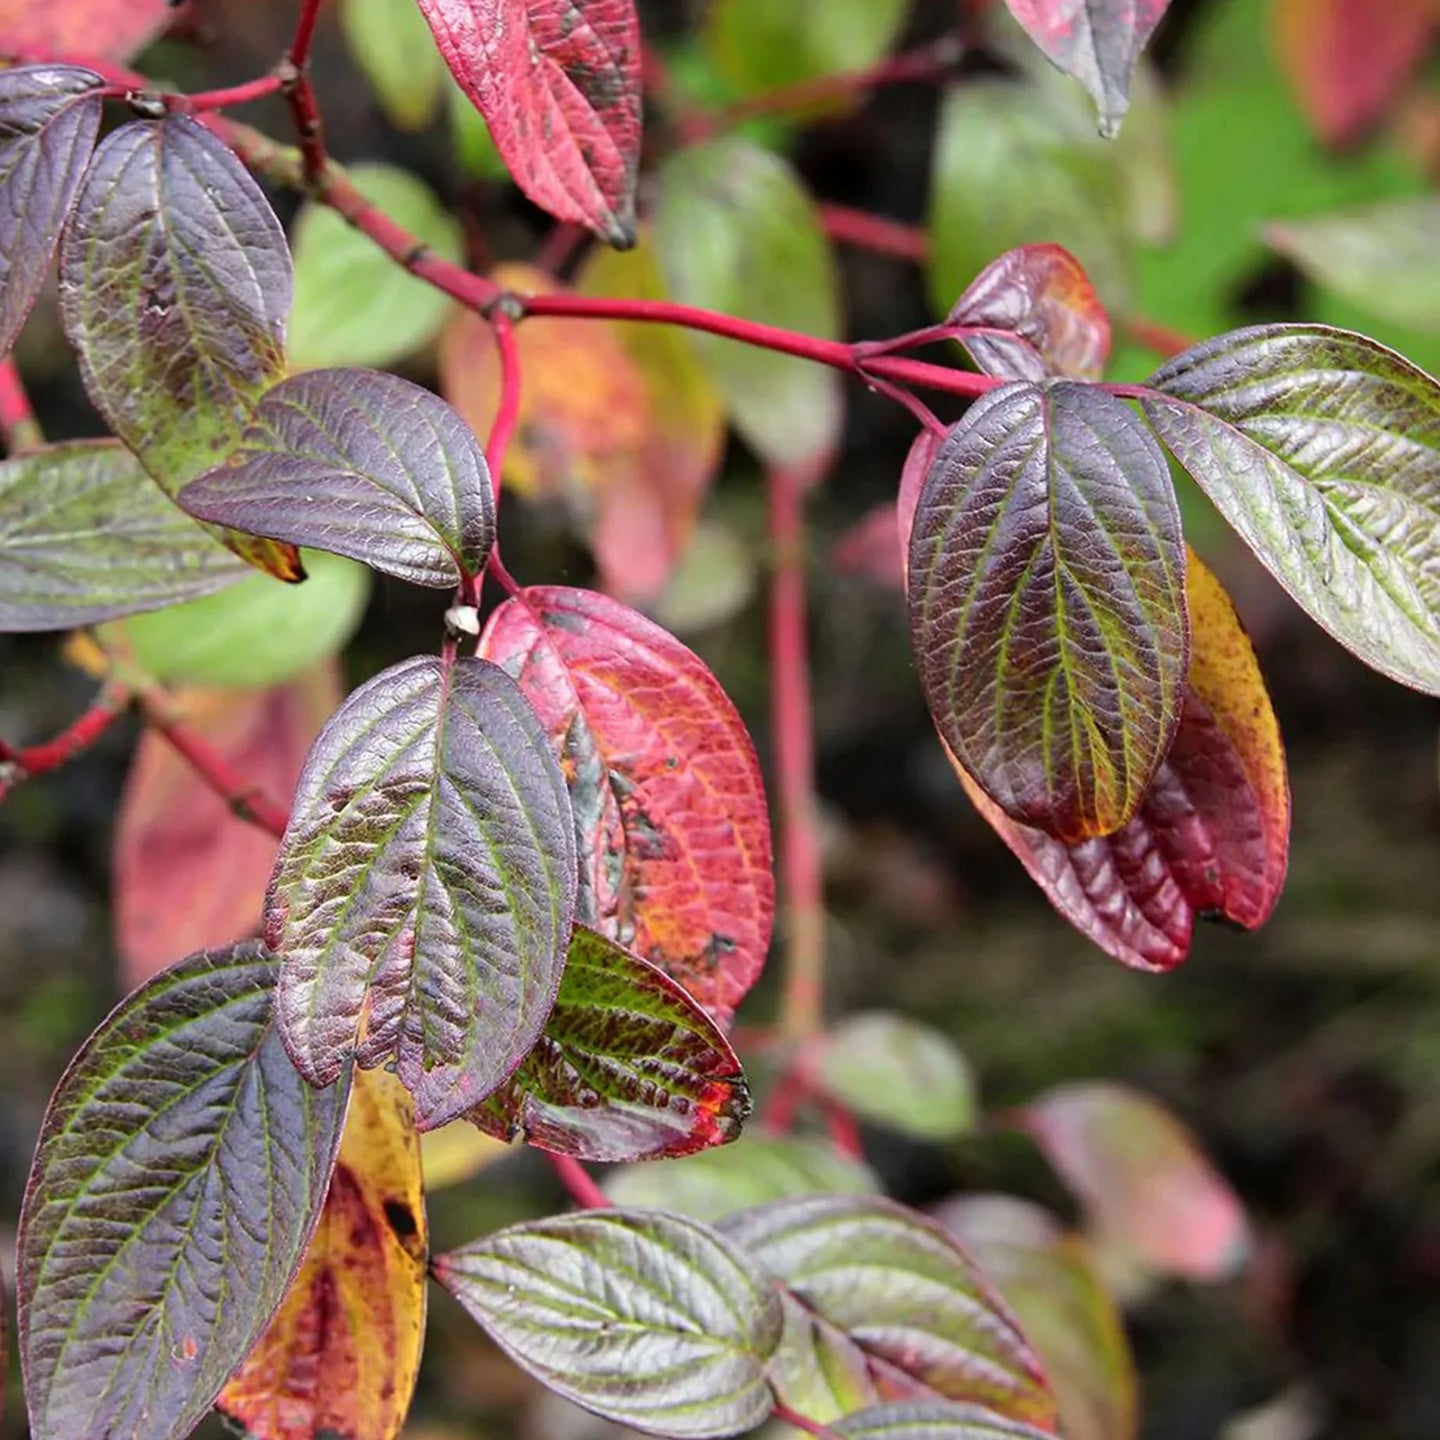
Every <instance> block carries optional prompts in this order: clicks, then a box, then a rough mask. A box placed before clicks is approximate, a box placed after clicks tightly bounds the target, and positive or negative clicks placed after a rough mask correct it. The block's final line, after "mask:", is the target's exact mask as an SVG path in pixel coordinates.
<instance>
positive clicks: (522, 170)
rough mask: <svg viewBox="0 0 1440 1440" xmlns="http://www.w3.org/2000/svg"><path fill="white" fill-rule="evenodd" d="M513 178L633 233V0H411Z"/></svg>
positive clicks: (538, 198) (570, 210)
mask: <svg viewBox="0 0 1440 1440" xmlns="http://www.w3.org/2000/svg"><path fill="white" fill-rule="evenodd" d="M418 3H419V5H420V9H421V12H422V13H423V14H424V16H425V19H426V20H427V21H428V22H429V24H430V29H431V30H432V31H433V32H434V35H435V43H436V44H437V45H438V46H439V47H440V53H441V54H442V55H443V56H444V57H445V63H446V64H447V65H449V67H450V70H451V72H452V73H453V74H454V76H455V79H456V80H457V81H458V82H459V84H460V88H461V89H462V90H463V91H464V92H465V93H466V94H467V95H468V96H469V97H470V99H471V100H472V101H473V102H474V103H475V105H476V107H477V108H478V109H479V111H480V113H481V114H482V115H483V116H484V117H485V121H486V123H487V124H488V125H489V127H490V134H491V136H492V137H493V138H494V141H495V148H496V149H497V150H499V152H500V157H501V159H503V160H504V162H505V167H506V169H508V170H509V172H510V174H511V175H512V176H513V177H514V180H515V183H516V184H517V185H519V187H520V188H521V189H522V190H523V191H524V192H525V193H526V194H527V195H528V196H529V197H530V198H531V199H532V200H533V201H534V202H535V203H536V204H537V205H539V206H540V207H541V208H542V209H545V210H548V211H549V212H550V213H551V214H552V215H554V216H555V217H556V219H558V220H572V221H576V222H578V223H580V224H583V225H588V226H590V227H591V228H592V229H594V230H596V231H597V232H598V233H599V234H601V235H603V236H604V237H605V239H606V240H608V241H609V242H610V243H611V244H612V245H618V246H621V247H622V248H623V247H624V246H627V245H630V244H633V243H634V240H635V172H636V168H637V166H638V164H639V160H640V21H639V18H638V16H637V15H636V13H635V3H634V0H418Z"/></svg>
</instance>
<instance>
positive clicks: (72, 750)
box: [0, 683, 131, 798]
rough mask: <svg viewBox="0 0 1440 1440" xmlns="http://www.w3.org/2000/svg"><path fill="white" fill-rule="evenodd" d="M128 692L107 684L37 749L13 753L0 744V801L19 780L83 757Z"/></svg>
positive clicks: (112, 720)
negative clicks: (92, 699) (85, 708)
mask: <svg viewBox="0 0 1440 1440" xmlns="http://www.w3.org/2000/svg"><path fill="white" fill-rule="evenodd" d="M130 700H131V692H130V690H129V689H128V688H127V687H126V686H124V685H120V684H116V683H110V684H107V685H106V686H105V687H104V688H103V689H102V690H101V691H100V694H99V695H98V696H97V697H96V699H95V702H94V703H93V704H92V705H91V706H90V708H89V709H88V710H86V711H85V713H84V714H83V715H81V716H80V718H79V719H78V720H75V721H74V722H72V723H71V724H69V725H67V726H66V727H65V729H64V730H62V731H61V732H60V733H59V734H58V735H56V736H55V737H54V739H52V740H46V741H44V742H43V743H42V744H39V745H27V746H25V747H23V748H21V749H15V748H13V747H12V746H10V745H7V744H6V743H5V742H4V741H3V740H0V798H3V797H4V796H5V794H6V793H7V792H8V791H9V790H10V788H11V786H12V785H14V784H16V783H17V782H18V781H21V780H29V779H33V778H34V777H35V776H36V775H44V774H46V773H47V772H48V771H51V770H58V769H59V768H60V767H61V766H62V765H64V764H67V763H68V762H69V761H71V760H73V759H74V758H75V757H76V756H77V755H80V754H83V753H84V752H85V751H86V750H88V749H89V748H90V747H91V746H92V745H94V744H95V742H96V741H97V740H99V739H100V737H101V736H102V735H103V734H105V732H106V731H107V730H108V729H109V728H110V727H111V725H113V724H114V723H115V720H116V717H117V716H119V715H121V714H122V713H123V712H124V711H125V709H126V707H127V706H128V705H129V704H130Z"/></svg>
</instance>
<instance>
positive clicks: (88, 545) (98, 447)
mask: <svg viewBox="0 0 1440 1440" xmlns="http://www.w3.org/2000/svg"><path fill="white" fill-rule="evenodd" d="M249 573H250V570H249V567H248V566H247V565H245V564H244V563H243V562H242V561H240V560H238V559H236V557H235V556H233V555H231V554H230V552H229V551H228V550H225V549H224V548H223V547H222V546H220V545H218V544H216V543H215V541H213V540H211V539H210V538H209V537H208V536H207V535H206V534H205V532H204V531H203V530H202V529H201V528H200V526H198V525H197V524H195V522H194V521H193V520H191V519H190V518H189V517H188V516H186V514H185V513H184V511H182V510H180V509H178V508H177V507H176V506H175V505H173V504H172V503H171V502H170V501H169V500H167V499H166V498H165V497H164V496H163V495H162V494H161V493H160V491H159V490H158V489H156V487H155V485H154V484H153V483H152V482H151V480H150V477H149V476H148V475H146V474H145V472H144V470H142V469H141V468H140V464H139V462H138V461H137V460H136V459H135V457H134V456H133V455H132V454H131V453H130V452H129V451H128V450H127V449H125V447H124V446H123V445H121V444H120V443H119V442H118V441H73V442H71V443H69V444H65V445H47V446H45V447H44V448H43V449H40V450H32V451H29V452H28V453H26V454H23V455H16V456H14V457H13V458H11V459H9V460H6V461H5V462H4V463H3V464H0V631H4V630H66V629H69V628H71V627H72V626H76V625H93V624H95V623H96V621H99V620H108V619H110V618H111V617H112V616H115V615H130V614H133V613H135V612H137V611H141V610H152V609H155V608H157V607H158V606H162V605H173V604H175V603H176V602H177V601H180V600H188V599H191V598H193V597H194V596H197V595H206V594H209V593H210V592H211V591H212V590H219V589H222V588H223V587H224V586H226V585H231V584H233V583H234V582H235V581H237V580H239V579H240V578H241V577H242V576H244V575H248V574H249ZM256 578H257V579H262V578H263V577H259V576H257V577H256Z"/></svg>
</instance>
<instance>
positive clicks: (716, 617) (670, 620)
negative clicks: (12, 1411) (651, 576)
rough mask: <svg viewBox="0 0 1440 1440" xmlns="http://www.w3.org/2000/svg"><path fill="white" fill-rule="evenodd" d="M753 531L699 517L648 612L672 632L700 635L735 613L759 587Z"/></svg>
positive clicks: (761, 560)
mask: <svg viewBox="0 0 1440 1440" xmlns="http://www.w3.org/2000/svg"><path fill="white" fill-rule="evenodd" d="M756 550H757V546H756V545H755V543H754V538H753V537H752V536H749V535H746V534H742V533H741V532H740V529H739V528H738V527H737V526H735V525H728V524H726V523H725V522H724V521H723V520H708V519H705V520H701V521H700V522H699V523H698V524H697V525H696V526H695V533H694V535H692V536H691V537H690V545H689V548H688V549H687V550H686V551H685V557H684V559H683V560H681V562H680V563H679V565H677V566H676V567H675V573H674V574H673V575H672V576H671V577H670V580H669V583H668V584H667V585H666V586H665V589H664V591H663V592H662V593H661V594H660V596H659V598H658V599H657V600H656V601H655V602H654V604H653V605H651V606H650V615H651V617H652V618H653V619H654V620H655V621H656V622H657V623H659V624H660V625H663V626H664V627H665V629H667V630H670V631H673V632H674V633H675V634H676V635H698V634H701V633H702V632H704V631H706V630H714V629H715V628H716V627H717V626H721V625H725V624H727V623H728V622H730V621H732V620H734V619H736V618H737V617H738V616H739V615H740V614H741V613H742V612H743V611H744V609H745V608H746V606H748V605H749V604H750V602H751V601H752V600H754V598H755V592H756V591H757V590H758V589H759V588H760V578H761V577H760V573H759V572H760V570H761V568H762V565H763V563H764V558H763V556H760V555H757V554H756Z"/></svg>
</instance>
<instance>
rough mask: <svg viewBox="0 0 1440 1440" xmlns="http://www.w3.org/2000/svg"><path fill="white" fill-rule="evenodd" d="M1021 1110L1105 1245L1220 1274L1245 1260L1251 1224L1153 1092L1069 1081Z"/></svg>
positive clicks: (1154, 1261)
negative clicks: (1140, 1091)
mask: <svg viewBox="0 0 1440 1440" xmlns="http://www.w3.org/2000/svg"><path fill="white" fill-rule="evenodd" d="M1016 1118H1017V1120H1018V1121H1019V1123H1020V1124H1021V1125H1023V1127H1024V1128H1025V1129H1026V1130H1027V1131H1028V1132H1029V1133H1030V1135H1032V1136H1033V1137H1034V1139H1035V1142H1036V1144H1038V1145H1039V1146H1040V1148H1041V1150H1042V1151H1043V1152H1044V1154H1045V1158H1046V1159H1047V1160H1049V1162H1050V1163H1051V1165H1053V1166H1054V1167H1055V1169H1056V1171H1057V1173H1058V1174H1059V1175H1060V1178H1061V1179H1062V1180H1064V1182H1065V1183H1066V1185H1067V1186H1069V1188H1070V1189H1071V1190H1072V1191H1073V1192H1074V1193H1075V1195H1076V1197H1077V1198H1078V1199H1079V1201H1080V1203H1081V1204H1082V1205H1083V1206H1084V1207H1085V1211H1086V1214H1087V1217H1088V1219H1089V1222H1090V1224H1091V1226H1092V1227H1093V1228H1094V1229H1095V1231H1096V1233H1097V1235H1098V1236H1099V1238H1100V1239H1101V1240H1103V1242H1104V1243H1105V1244H1107V1245H1112V1246H1115V1247H1116V1248H1118V1249H1120V1250H1122V1251H1123V1252H1125V1253H1126V1254H1129V1255H1132V1256H1133V1257H1134V1258H1135V1259H1136V1260H1138V1261H1140V1262H1141V1263H1143V1264H1144V1265H1146V1266H1147V1267H1148V1268H1150V1269H1152V1270H1159V1271H1162V1272H1164V1273H1167V1274H1172V1275H1184V1276H1188V1277H1189V1278H1191V1279H1194V1280H1218V1279H1221V1278H1223V1277H1225V1276H1227V1275H1231V1274H1234V1272H1235V1271H1236V1270H1237V1269H1238V1268H1239V1267H1240V1266H1241V1265H1242V1264H1243V1263H1244V1262H1245V1260H1246V1259H1247V1257H1248V1254H1249V1249H1250V1235H1249V1227H1248V1225H1247V1223H1246V1220H1245V1212H1244V1211H1243V1210H1242V1209H1241V1208H1240V1202H1239V1201H1238V1200H1237V1199H1236V1197H1235V1194H1234V1192H1233V1191H1232V1190H1231V1188H1230V1186H1229V1185H1227V1184H1226V1182H1225V1181H1224V1180H1223V1179H1222V1178H1221V1176H1220V1175H1219V1174H1218V1173H1217V1172H1216V1170H1215V1168H1214V1166H1213V1165H1212V1164H1211V1163H1210V1161H1209V1160H1208V1159H1207V1158H1206V1157H1205V1155H1204V1153H1203V1152H1202V1150H1201V1149H1200V1147H1199V1145H1198V1144H1197V1143H1196V1140H1195V1138H1194V1136H1193V1135H1191V1134H1190V1132H1189V1131H1188V1130H1187V1129H1185V1127H1184V1126H1183V1125H1181V1124H1180V1122H1179V1121H1177V1120H1176V1119H1175V1118H1174V1117H1173V1116H1172V1115H1171V1114H1170V1113H1169V1112H1168V1111H1166V1110H1164V1109H1162V1108H1161V1107H1160V1106H1159V1105H1157V1104H1156V1103H1155V1101H1153V1100H1151V1099H1149V1098H1148V1097H1147V1096H1144V1095H1141V1094H1139V1093H1138V1092H1136V1091H1133V1090H1129V1089H1126V1088H1125V1087H1124V1086H1122V1085H1115V1084H1111V1083H1107V1082H1102V1081H1093V1082H1090V1083H1087V1084H1072V1085H1062V1086H1059V1087H1057V1088H1056V1089H1053V1090H1049V1091H1047V1092H1046V1093H1045V1094H1043V1095H1041V1096H1040V1097H1039V1099H1037V1100H1033V1101H1031V1103H1030V1104H1029V1105H1027V1106H1026V1107H1025V1109H1024V1110H1023V1111H1021V1112H1020V1113H1019V1114H1018V1115H1017V1117H1016Z"/></svg>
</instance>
